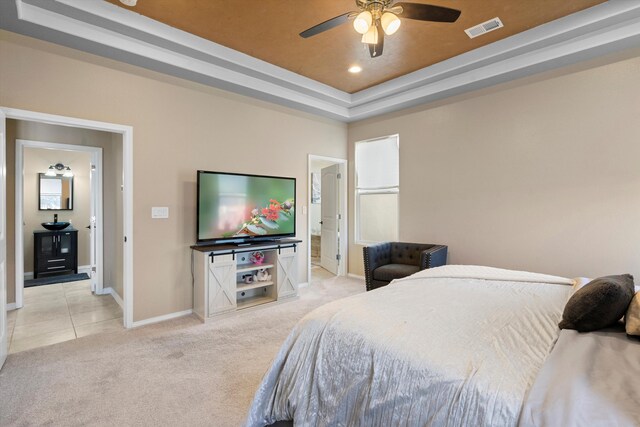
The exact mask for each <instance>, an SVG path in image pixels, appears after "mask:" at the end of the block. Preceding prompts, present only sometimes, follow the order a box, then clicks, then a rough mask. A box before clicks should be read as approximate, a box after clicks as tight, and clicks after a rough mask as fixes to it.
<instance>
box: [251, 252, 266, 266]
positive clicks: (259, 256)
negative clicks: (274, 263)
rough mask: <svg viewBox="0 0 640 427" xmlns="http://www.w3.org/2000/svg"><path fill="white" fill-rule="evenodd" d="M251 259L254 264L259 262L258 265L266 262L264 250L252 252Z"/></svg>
mask: <svg viewBox="0 0 640 427" xmlns="http://www.w3.org/2000/svg"><path fill="white" fill-rule="evenodd" d="M249 260H250V261H251V262H252V263H254V264H258V265H260V264H262V263H263V262H264V252H262V251H255V252H252V253H251V257H250V258H249Z"/></svg>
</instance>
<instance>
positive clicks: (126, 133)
mask: <svg viewBox="0 0 640 427" xmlns="http://www.w3.org/2000/svg"><path fill="white" fill-rule="evenodd" d="M0 113H1V114H0V116H1V117H0V119H2V123H0V124H1V125H2V126H0V130H1V129H4V127H5V126H6V120H5V119H14V120H22V121H28V122H33V123H38V124H43V125H47V124H48V125H56V126H59V127H61V128H63V127H70V128H78V129H87V130H96V131H103V132H110V133H113V134H114V138H113V142H116V141H118V142H119V143H120V147H121V148H120V150H119V152H117V153H116V156H118V157H119V158H120V159H121V165H122V166H121V170H120V171H118V173H117V175H119V176H120V177H121V178H120V180H121V181H120V182H121V185H120V186H119V187H118V191H120V192H121V194H122V202H121V204H120V205H118V206H117V207H116V208H117V209H118V211H119V212H121V216H122V224H121V228H122V235H123V239H122V240H120V241H119V242H117V243H118V244H117V245H116V247H118V248H119V252H118V253H117V256H116V259H115V260H114V262H117V263H119V265H120V268H119V276H120V280H121V284H122V290H121V295H120V296H121V300H122V301H121V303H122V306H123V316H122V323H123V324H124V327H125V328H131V327H133V238H132V237H133V191H132V190H133V128H132V127H131V126H124V125H118V124H112V123H105V122H98V121H92V120H84V119H77V118H73V117H65V116H57V115H52V114H45V113H37V112H32V111H26V110H18V109H12V108H4V107H0ZM5 135H6V133H4V132H3V133H2V141H1V142H2V143H3V150H2V155H3V156H4V143H5ZM0 161H1V164H0V167H2V168H3V170H6V169H7V162H6V159H5V158H4V157H3V158H2V159H0ZM2 178H3V180H2V183H0V184H3V183H4V176H3V177H2ZM0 204H2V209H1V210H0V224H1V223H2V220H3V219H4V218H6V215H7V208H6V192H5V193H4V194H3V196H2V197H1V200H0ZM96 216H97V215H96ZM12 228H13V227H10V228H9V230H11V229H12ZM107 229H110V228H109V227H108V226H107ZM2 236H3V235H0V237H2ZM0 246H1V247H0V255H1V256H0V265H1V264H2V263H4V262H5V261H6V244H5V243H4V239H0ZM12 269H13V268H12ZM11 276H13V274H12V275H11ZM6 278H7V276H6V269H5V273H3V274H2V276H1V277H0V282H1V283H0V284H1V285H5V284H6ZM12 285H13V284H12ZM0 289H2V286H0ZM105 290H106V289H103V291H102V292H103V293H104V292H105ZM3 294H4V292H3ZM3 296H4V295H3ZM114 297H115V296H114ZM16 307H17V301H16V302H14V303H13V304H12V303H9V304H7V301H6V300H5V298H0V310H2V311H5V310H6V309H7V308H16ZM3 320H4V319H3ZM0 327H3V328H4V327H5V325H0ZM2 341H3V342H2V343H0V344H2V348H3V349H4V348H6V347H5V345H6V335H5V336H4V337H2ZM5 354H6V353H5ZM0 356H2V355H0Z"/></svg>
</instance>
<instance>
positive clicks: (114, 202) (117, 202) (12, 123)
mask: <svg viewBox="0 0 640 427" xmlns="http://www.w3.org/2000/svg"><path fill="white" fill-rule="evenodd" d="M0 105H2V103H1V102H0ZM16 139H26V140H31V141H42V142H50V143H54V144H70V145H84V146H92V147H99V148H101V149H102V156H103V159H102V161H103V167H102V169H103V216H104V221H105V227H104V239H103V254H104V286H105V287H113V288H114V289H116V290H118V289H120V290H121V289H122V279H121V278H122V243H121V242H122V238H121V237H120V236H121V235H122V229H121V228H120V234H118V230H117V228H113V227H111V226H110V225H111V224H115V226H116V227H117V224H120V226H121V225H122V193H121V191H120V190H119V187H120V183H121V181H122V137H121V136H120V135H114V134H111V133H109V132H100V131H94V130H89V129H79V128H72V127H67V126H55V125H49V124H45V123H36V122H29V121H23V120H7V302H9V303H11V302H15V267H14V266H15V243H14V242H15V240H14V239H15V234H14V224H15V221H14V218H15V216H14V213H15V194H14V193H15V141H16ZM25 197H29V196H25ZM25 200H26V199H25ZM74 210H75V209H74ZM64 212H66V211H64ZM50 215H51V214H49V216H50ZM64 215H65V214H64V213H63V211H61V212H60V215H59V217H60V219H63V218H64ZM47 218H48V217H47ZM40 222H43V221H40ZM83 222H84V221H83ZM77 224H78V225H77V227H76V228H77V229H78V243H79V245H80V246H82V245H83V243H82V242H84V245H85V247H86V248H88V247H89V239H90V236H89V230H87V229H86V228H83V225H82V223H77ZM114 230H115V232H114ZM30 232H31V231H29V230H26V231H25V233H26V235H25V244H28V242H29V241H30V240H33V239H32V238H31V237H30V236H29V233H30ZM80 250H82V249H80ZM87 251H88V249H87ZM118 257H120V259H118ZM78 261H79V265H85V264H82V263H81V261H80V259H78ZM87 264H88V262H87ZM28 266H29V264H27V262H25V271H31V270H32V269H31V268H27V267H28ZM118 293H119V294H120V295H122V292H121V291H119V292H118Z"/></svg>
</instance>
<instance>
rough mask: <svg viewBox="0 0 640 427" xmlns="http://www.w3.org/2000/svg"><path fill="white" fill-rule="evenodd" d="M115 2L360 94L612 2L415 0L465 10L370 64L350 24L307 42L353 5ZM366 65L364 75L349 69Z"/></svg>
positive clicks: (401, 37)
mask: <svg viewBox="0 0 640 427" xmlns="http://www.w3.org/2000/svg"><path fill="white" fill-rule="evenodd" d="M106 1H108V2H109V3H112V4H114V5H117V6H120V7H123V8H125V9H129V10H131V11H134V12H136V13H140V14H142V15H143V16H146V17H148V18H151V19H154V20H156V21H159V22H162V23H164V24H167V25H170V26H172V27H174V28H178V29H180V30H183V31H186V32H189V33H191V34H195V35H197V36H200V37H202V38H205V39H207V40H211V41H213V42H215V43H219V44H221V45H223V46H226V47H229V48H231V49H234V50H237V51H239V52H242V53H245V54H247V55H250V56H253V57H255V58H259V59H262V60H264V61H266V62H269V63H271V64H274V65H277V66H279V67H282V68H285V69H287V70H289V71H293V72H294V73H298V74H301V75H303V76H306V77H309V78H311V79H313V80H316V81H319V82H321V83H325V84H327V85H329V86H332V87H334V88H337V89H340V90H342V91H345V92H347V93H355V92H358V91H361V90H363V89H366V88H369V87H372V86H375V85H378V84H380V83H383V82H385V81H388V80H391V79H394V78H396V77H399V76H402V75H404V74H407V73H410V72H412V71H416V70H419V69H421V68H424V67H427V66H429V65H433V64H435V63H438V62H441V61H443V60H446V59H449V58H452V57H454V56H457V55H460V54H462V53H465V52H468V51H471V50H473V49H476V48H479V47H481V46H485V45H487V44H490V43H493V42H495V41H498V40H502V39H505V38H507V37H510V36H513V35H514V34H518V33H520V32H523V31H525V30H528V29H531V28H534V27H537V26H539V25H541V24H545V23H547V22H550V21H554V20H556V19H558V18H561V17H564V16H567V15H569V14H572V13H575V12H578V11H581V10H584V9H587V8H589V7H591V6H595V5H597V4H600V3H604V1H605V0H562V1H558V0H482V1H478V0H428V1H427V0H411V1H413V2H415V3H428V4H434V5H438V6H445V7H451V8H455V9H459V10H461V11H462V14H461V15H460V18H459V19H458V20H457V21H456V22H455V23H452V24H446V23H434V22H422V21H415V20H410V19H401V20H402V25H401V27H400V29H399V30H398V32H397V33H395V34H394V35H392V36H386V37H385V46H384V53H383V55H382V56H381V57H378V58H371V57H370V56H369V53H368V49H367V48H366V45H364V44H363V43H361V41H360V36H359V35H358V34H357V33H356V32H355V30H354V29H353V26H352V25H351V22H349V23H346V24H343V25H341V26H339V27H337V28H334V29H332V30H329V31H327V32H324V33H322V34H319V35H316V36H314V37H311V38H309V39H303V38H301V37H300V36H298V34H299V33H300V32H301V31H304V30H306V29H307V28H309V27H312V26H314V25H316V24H318V23H320V22H323V21H325V20H327V19H330V18H333V17H334V16H337V15H341V14H343V13H345V12H349V11H353V10H358V9H357V7H356V6H355V2H354V1H353V0H304V1H301V0H234V1H229V0H225V1H222V0H138V3H137V5H136V6H135V7H126V6H124V5H123V4H122V3H121V2H120V1H119V0H106ZM495 17H499V18H500V19H501V20H502V22H503V23H504V25H505V26H504V28H501V29H499V30H496V31H493V32H490V33H487V34H485V35H483V36H480V37H476V38H474V39H470V38H469V37H468V36H467V35H466V34H465V32H464V30H465V29H466V28H469V27H472V26H474V25H477V24H480V23H482V22H485V21H487V20H489V19H492V18H495ZM352 65H359V66H361V67H362V69H363V71H362V72H361V73H359V74H357V75H354V74H350V73H348V72H347V69H348V68H349V67H351V66H352Z"/></svg>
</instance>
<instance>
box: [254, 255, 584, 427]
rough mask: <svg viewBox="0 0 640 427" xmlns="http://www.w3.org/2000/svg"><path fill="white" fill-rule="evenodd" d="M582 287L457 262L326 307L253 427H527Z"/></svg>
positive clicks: (292, 343) (303, 333)
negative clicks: (525, 418)
mask: <svg viewBox="0 0 640 427" xmlns="http://www.w3.org/2000/svg"><path fill="white" fill-rule="evenodd" d="M572 284H573V282H572V281H571V280H570V279H565V278H561V277H555V276H546V275H540V274H533V273H525V272H513V271H508V270H500V269H493V268H488V267H472V266H445V267H439V268H435V269H430V270H424V271H422V272H419V273H417V274H415V275H413V276H411V277H408V278H406V279H402V280H397V281H395V282H393V283H392V284H391V285H389V286H386V287H383V288H380V289H377V290H375V291H373V292H368V293H366V294H360V295H355V296H353V297H349V298H345V299H342V300H339V301H335V302H333V303H330V304H327V305H325V306H323V307H320V308H318V309H316V310H314V311H313V312H311V313H310V314H308V315H307V316H305V317H304V318H303V319H302V320H301V321H300V322H299V324H298V325H297V326H296V327H295V328H294V329H293V331H292V332H291V334H290V335H289V337H288V338H287V340H286V341H285V343H284V344H283V346H282V348H281V349H280V352H279V353H278V355H277V357H276V359H275V361H274V362H273V365H272V366H271V368H270V369H269V371H268V372H267V374H266V375H265V377H264V379H263V382H262V384H261V385H260V388H259V389H258V391H257V392H256V396H255V398H254V402H253V404H252V407H251V409H250V413H249V416H248V419H247V425H248V426H264V425H268V424H271V423H273V422H275V421H277V420H295V423H296V425H302V426H306V425H314V426H316V425H317V426H346V425H349V426H371V425H394V426H399V425H405V426H424V425H432V426H463V425H468V426H483V425H485V426H509V425H516V424H517V421H518V417H519V414H520V411H521V408H522V404H523V401H524V398H525V394H526V392H527V390H528V389H529V387H530V386H531V384H532V383H533V381H534V379H535V377H536V375H537V373H538V371H539V370H540V367H541V366H542V364H543V362H544V360H545V358H546V357H547V355H548V353H549V351H550V350H551V348H552V346H553V344H554V342H555V340H556V339H557V337H558V332H559V331H558V327H557V323H558V321H559V320H560V317H561V314H562V309H563V307H564V304H565V303H566V300H567V299H568V297H569V295H570V293H571V290H572V288H571V285H572Z"/></svg>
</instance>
